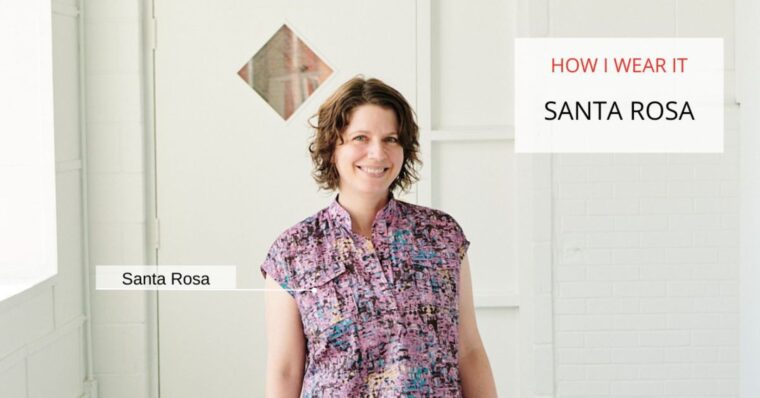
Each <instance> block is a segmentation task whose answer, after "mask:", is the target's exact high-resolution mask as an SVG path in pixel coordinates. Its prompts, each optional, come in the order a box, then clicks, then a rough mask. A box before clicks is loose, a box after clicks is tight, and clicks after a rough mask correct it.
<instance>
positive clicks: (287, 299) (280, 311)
mask: <svg viewBox="0 0 760 398" xmlns="http://www.w3.org/2000/svg"><path fill="white" fill-rule="evenodd" d="M264 285H265V287H266V288H267V289H271V290H267V291H266V293H265V300H264V301H265V312H266V323H267V373H266V392H265V396H266V397H267V398H281V397H283V398H287V397H294V398H297V397H299V396H300V395H301V385H302V384H303V372H304V362H305V358H306V357H305V355H306V340H305V338H304V334H303V325H302V324H301V316H300V313H299V311H298V305H297V304H296V301H295V300H294V299H293V297H292V296H291V295H290V294H288V292H287V291H285V290H284V289H283V288H282V287H280V285H279V284H277V282H275V281H274V280H273V279H272V278H271V277H269V275H267V277H266V282H265V283H264Z"/></svg>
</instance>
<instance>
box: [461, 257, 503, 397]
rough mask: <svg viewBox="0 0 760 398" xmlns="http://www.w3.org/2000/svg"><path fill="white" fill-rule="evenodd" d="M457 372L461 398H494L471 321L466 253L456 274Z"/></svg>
mask: <svg viewBox="0 0 760 398" xmlns="http://www.w3.org/2000/svg"><path fill="white" fill-rule="evenodd" d="M459 375H460V376H461V377H462V390H463V391H462V393H463V395H464V398H473V397H477V398H481V397H482V398H496V384H495V382H494V379H493V373H492V372H491V365H490V363H489V362H488V355H486V350H485V349H484V348H483V342H482V341H481V340H480V333H478V325H477V323H476V322H475V305H474V303H473V300H472V280H471V278H470V261H469V259H468V258H467V255H465V256H464V259H463V260H462V266H461V268H460V276H459Z"/></svg>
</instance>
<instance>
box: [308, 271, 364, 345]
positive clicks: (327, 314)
mask: <svg viewBox="0 0 760 398" xmlns="http://www.w3.org/2000/svg"><path fill="white" fill-rule="evenodd" d="M355 281H356V278H355V275H353V273H351V272H350V271H348V269H347V267H346V265H345V264H344V263H343V262H341V261H331V262H325V263H322V264H318V265H317V266H316V267H315V268H314V269H313V270H311V271H309V272H306V273H304V274H303V275H302V277H301V280H300V283H299V285H300V286H301V288H303V289H308V290H305V291H303V292H302V293H301V295H300V300H299V307H300V310H301V320H302V322H303V327H304V333H305V334H306V336H307V337H316V336H318V335H320V334H323V333H330V332H334V331H335V329H336V328H338V329H339V328H340V325H346V324H348V323H352V322H353V321H355V320H356V317H357V310H356V301H355V299H354V297H353V292H354V291H355Z"/></svg>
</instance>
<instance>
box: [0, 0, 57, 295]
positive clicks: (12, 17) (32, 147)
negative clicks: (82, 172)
mask: <svg viewBox="0 0 760 398" xmlns="http://www.w3.org/2000/svg"><path fill="white" fill-rule="evenodd" d="M51 30H52V29H51V7H50V1H49V0H32V1H3V2H0V48H2V50H3V61H2V62H0V87H2V90H0V112H1V113H2V116H0V300H3V299H5V298H7V297H10V296H12V295H14V294H16V293H19V292H21V291H23V290H26V289H27V288H29V287H31V286H34V285H35V284H37V283H39V282H41V281H43V280H45V279H47V278H49V277H51V276H53V275H55V274H56V272H57V257H58V253H57V243H56V202H55V137H54V132H53V67H52V37H51Z"/></svg>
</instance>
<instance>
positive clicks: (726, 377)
mask: <svg viewBox="0 0 760 398" xmlns="http://www.w3.org/2000/svg"><path fill="white" fill-rule="evenodd" d="M740 1H745V0H737V2H740ZM746 1H747V3H749V0H746ZM523 5H524V2H523ZM521 9H523V10H528V11H529V12H530V13H531V14H536V15H538V17H541V16H542V15H546V16H547V19H548V20H547V26H546V33H548V35H549V36H651V37H656V36H672V35H678V36H720V37H724V38H725V50H726V68H727V73H726V75H727V79H726V151H725V153H724V154H720V155H625V156H617V155H593V156H588V155H573V156H568V155H560V156H554V157H553V167H552V173H553V176H554V177H553V181H552V191H553V195H554V199H553V210H554V215H553V221H554V225H555V230H554V237H553V241H554V242H555V244H556V248H555V255H554V265H553V273H554V276H553V278H554V281H555V283H554V286H553V287H552V288H553V295H554V314H553V318H552V316H551V314H543V316H542V315H541V314H537V315H536V316H537V318H540V319H541V320H542V322H545V323H552V321H553V324H554V336H553V341H554V344H555V347H554V362H555V368H556V370H557V373H556V375H555V379H554V381H555V385H556V390H555V391H554V394H555V396H557V397H570V396H583V397H588V396H615V397H624V396H658V397H695V396H705V395H707V396H723V397H729V396H734V397H735V396H737V395H738V388H739V382H738V375H739V358H738V357H739V351H738V347H739V345H738V344H739V319H738V318H739V317H738V315H739V313H738V311H739V298H738V291H739V289H738V284H739V257H738V255H739V249H738V242H739V218H738V214H739V195H740V188H739V187H740V183H739V146H738V142H739V139H738V116H737V107H736V105H735V104H734V99H735V95H734V90H733V87H734V78H733V76H734V73H733V69H734V59H733V58H734V57H733V54H734V30H733V24H734V7H733V2H732V1H721V0H701V1H698V0H690V1H676V0H657V1H655V0H646V1H633V0H616V1H594V0H572V1H559V0H539V1H531V5H530V7H526V8H521ZM543 10H545V11H546V12H545V13H544V12H543ZM140 13H141V5H140V1H139V0H129V1H118V2H111V1H109V2H106V1H104V0H93V1H91V2H88V3H87V18H86V26H87V38H88V41H87V47H86V49H87V55H88V56H87V64H86V66H87V73H88V74H87V85H88V93H87V94H88V101H89V107H88V119H87V128H88V155H89V170H90V174H89V186H90V190H89V198H88V199H89V201H90V214H91V215H90V225H89V227H90V231H91V236H92V238H91V239H92V240H91V243H90V255H91V256H92V258H91V264H92V265H93V266H94V265H96V264H140V263H145V262H146V260H147V258H146V252H147V248H146V245H145V236H146V231H145V221H144V220H145V218H146V215H147V213H148V212H147V209H146V206H145V200H146V197H147V196H148V195H146V190H145V184H146V183H147V181H146V180H145V178H144V167H143V165H144V162H145V161H146V159H144V157H143V148H144V147H145V145H146V143H145V142H144V141H143V137H144V136H145V133H144V129H143V123H144V121H145V119H144V117H145V115H144V113H143V108H142V106H143V104H142V101H143V96H142V95H143V93H142V92H141V87H142V80H141V79H142V78H143V77H142V75H141V74H142V69H141V64H140V62H141V58H140V52H141V51H142V50H141V47H140V46H141V43H140V40H141V34H142V32H141V29H140V25H141V15H140ZM536 15H534V18H535V17H536ZM521 17H522V16H518V19H519V18H521ZM755 36H756V34H755ZM753 37H754V36H753ZM756 53H757V51H756ZM756 104H757V103H756ZM756 106H757V105H756ZM743 107H744V105H743ZM753 113H754V114H757V112H753ZM754 123H756V122H754ZM754 126H755V127H754V129H755V131H756V130H757V124H755V125H754ZM742 142H744V141H742ZM755 159H756V158H755ZM753 162H754V163H747V166H749V167H752V166H754V169H755V170H757V169H758V168H759V167H758V166H760V165H759V164H758V161H757V160H754V161H753ZM743 166H744V165H743ZM752 185H754V188H753V187H752ZM741 186H743V187H746V188H747V189H746V190H744V191H742V194H743V195H744V196H743V198H747V199H757V198H758V196H760V193H758V190H757V189H758V188H757V187H758V186H760V184H758V180H757V178H755V179H754V180H746V181H745V182H743V184H742V185H741ZM757 202H758V201H757V200H755V203H757ZM754 214H757V209H755V213H754ZM748 231H750V232H752V234H750V233H747V234H746V236H747V237H748V238H750V237H752V236H758V235H757V233H758V232H760V231H758V227H757V224H755V227H754V229H749V230H748ZM755 255H756V254H755ZM757 260H758V259H757V257H754V260H753V261H755V262H757ZM754 275H755V280H757V273H756V274H754ZM542 292H543V290H542ZM93 293H94V297H93V311H94V314H93V321H94V323H95V327H94V335H95V365H96V367H95V370H96V375H97V378H98V381H99V384H100V394H101V396H102V397H106V398H112V397H147V396H149V393H150V392H151V383H152V382H154V380H151V379H150V377H149V375H150V369H151V368H150V363H149V362H150V355H151V354H150V353H151V346H150V334H149V333H150V328H149V326H150V322H149V317H150V315H149V314H150V312H149V311H148V308H149V305H150V302H149V299H148V296H146V295H143V294H140V293H135V292H124V293H113V292H109V293H108V294H102V293H100V292H93ZM545 293H546V294H547V295H548V294H549V292H545ZM537 308H538V307H537ZM547 315H548V317H547ZM547 318H548V319H547ZM537 322H538V321H537ZM747 330H749V329H747ZM750 341H751V340H750ZM754 344H755V345H754V347H755V349H757V347H758V346H760V344H758V343H757V341H755V342H754ZM546 361H547V363H548V362H550V361H551V359H548V358H547V359H546ZM754 366H755V367H754V368H750V369H749V370H750V371H751V370H752V369H757V364H755V365H754ZM755 373H756V371H755ZM496 376H497V377H498V375H496ZM544 376H546V377H542V375H537V379H540V380H537V381H536V383H537V384H539V382H540V384H541V385H542V388H540V390H541V391H543V392H545V393H546V395H547V396H548V395H550V394H551V375H544ZM547 377H548V379H547ZM748 383H749V382H748ZM746 396H748V397H749V396H751V395H746Z"/></svg>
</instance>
